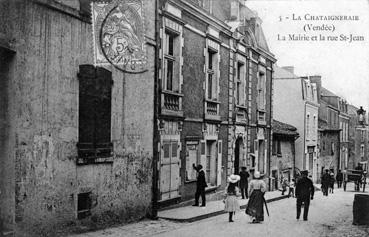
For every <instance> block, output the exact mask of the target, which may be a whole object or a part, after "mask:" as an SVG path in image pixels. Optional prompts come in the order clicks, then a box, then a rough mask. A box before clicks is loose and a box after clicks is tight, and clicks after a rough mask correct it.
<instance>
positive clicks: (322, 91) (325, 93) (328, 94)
mask: <svg viewBox="0 0 369 237" xmlns="http://www.w3.org/2000/svg"><path fill="white" fill-rule="evenodd" d="M320 94H321V95H322V96H332V97H339V96H338V95H336V94H334V93H333V92H332V91H330V90H328V89H326V88H324V87H322V89H321V90H320Z"/></svg>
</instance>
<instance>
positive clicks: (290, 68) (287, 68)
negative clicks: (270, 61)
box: [282, 66, 295, 73]
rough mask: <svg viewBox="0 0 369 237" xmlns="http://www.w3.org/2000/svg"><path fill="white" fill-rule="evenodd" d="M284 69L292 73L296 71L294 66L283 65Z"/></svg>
mask: <svg viewBox="0 0 369 237" xmlns="http://www.w3.org/2000/svg"><path fill="white" fill-rule="evenodd" d="M282 68H283V69H284V70H287V71H289V72H290V73H295V67H294V66H284V67H282Z"/></svg>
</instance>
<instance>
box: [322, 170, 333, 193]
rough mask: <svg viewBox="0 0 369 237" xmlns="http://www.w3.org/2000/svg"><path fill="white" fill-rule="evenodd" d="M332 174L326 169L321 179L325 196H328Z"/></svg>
mask: <svg viewBox="0 0 369 237" xmlns="http://www.w3.org/2000/svg"><path fill="white" fill-rule="evenodd" d="M330 179H331V177H330V175H329V170H328V169H326V170H325V173H324V174H323V176H322V179H321V183H322V192H323V195H324V196H328V187H329V183H330Z"/></svg>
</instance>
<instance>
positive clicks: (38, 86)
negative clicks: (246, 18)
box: [0, 1, 155, 236]
mask: <svg viewBox="0 0 369 237" xmlns="http://www.w3.org/2000/svg"><path fill="white" fill-rule="evenodd" d="M44 2H46V3H47V4H46V5H45V4H42V5H40V4H38V3H37V2H32V1H2V2H1V5H0V9H1V10H0V20H1V22H3V23H4V24H1V26H0V33H1V34H4V35H7V36H10V37H11V40H12V42H13V44H14V46H15V51H16V53H15V55H14V59H13V61H14V62H13V64H12V70H13V71H14V75H11V74H9V75H10V77H9V80H8V82H9V85H8V93H9V96H8V106H9V117H4V118H3V117H1V119H2V120H4V119H5V120H7V121H6V122H7V123H8V124H9V133H8V134H7V138H6V139H5V140H4V141H8V142H10V144H9V146H8V147H11V148H12V149H11V150H9V153H5V154H1V160H4V163H6V164H8V165H7V168H9V169H10V171H9V172H1V174H2V177H1V178H2V179H3V178H4V179H9V180H10V179H11V178H13V180H15V184H11V183H10V184H6V186H2V189H1V190H4V189H5V191H6V193H8V195H6V196H1V199H0V200H1V208H2V210H3V207H4V206H6V205H8V206H9V208H8V210H7V211H6V216H5V218H6V220H7V222H8V224H9V225H12V224H16V226H15V229H16V235H17V236H22V233H23V234H25V233H27V234H25V235H27V236H30V235H32V233H35V235H36V236H40V235H42V234H45V233H49V234H50V233H53V232H54V231H57V230H58V229H62V228H63V229H64V230H68V228H70V229H71V228H73V227H75V226H80V225H82V224H83V225H89V226H96V225H98V224H100V223H104V222H116V221H128V220H130V219H139V218H142V217H143V216H145V215H146V214H148V213H149V212H150V207H151V186H152V156H153V154H152V138H153V102H154V99H153V92H154V60H153V59H154V52H155V51H154V47H153V46H150V45H147V53H148V58H149V61H150V63H149V67H148V71H147V72H145V73H143V74H135V75H132V74H125V73H123V72H121V71H118V70H117V69H115V68H114V67H112V66H107V67H106V69H108V70H110V71H112V75H113V81H114V85H113V90H112V120H111V131H112V132H111V139H112V142H113V151H114V152H113V162H112V163H103V164H90V165H83V166H79V165H76V158H77V147H76V144H77V142H78V95H79V87H78V85H79V83H78V77H77V73H78V68H79V65H81V64H93V50H92V26H91V24H90V23H89V22H86V21H84V20H83V19H82V18H80V17H79V15H78V14H76V13H78V11H77V10H73V9H72V10H71V9H70V8H68V7H65V8H64V7H63V5H61V4H56V5H55V4H54V5H53V6H54V7H53V8H51V7H50V6H49V5H48V3H49V2H50V3H51V2H53V1H44ZM154 4H155V3H154V1H152V2H150V3H148V4H145V5H144V6H145V13H146V15H145V18H146V23H147V24H146V27H147V28H146V29H147V31H146V36H147V37H148V38H149V39H154V38H155V37H154V36H155V32H154V30H155V27H154V24H155V21H154V19H155V16H154V14H155V12H154V11H152V9H155V6H154ZM55 6H57V8H55ZM2 112H3V111H2ZM138 118H140V119H138ZM3 147H5V148H6V146H3V145H2V146H1V148H3ZM14 177H15V178H14ZM2 185H3V184H2ZM86 192H88V193H90V197H91V202H92V208H91V215H90V216H89V217H87V218H85V219H83V220H81V221H78V220H77V205H78V194H80V193H86ZM1 195H3V192H2V194H1ZM12 197H13V200H15V203H12V202H10V201H9V200H10V199H11V198H12ZM2 218H4V216H3V217H2Z"/></svg>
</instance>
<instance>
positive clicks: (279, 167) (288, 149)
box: [271, 120, 299, 190]
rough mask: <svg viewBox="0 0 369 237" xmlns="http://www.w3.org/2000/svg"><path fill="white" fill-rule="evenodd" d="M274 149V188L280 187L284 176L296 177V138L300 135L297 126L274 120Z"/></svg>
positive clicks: (272, 165) (272, 160)
mask: <svg viewBox="0 0 369 237" xmlns="http://www.w3.org/2000/svg"><path fill="white" fill-rule="evenodd" d="M272 128H273V149H272V157H271V176H272V177H273V179H272V181H273V182H272V183H273V184H272V187H271V188H272V190H278V189H279V188H280V185H281V182H282V179H283V178H287V180H288V181H291V179H293V178H294V173H293V172H294V169H293V167H295V162H296V161H295V140H296V139H297V138H298V137H299V134H298V133H297V128H295V127H294V126H292V125H289V124H286V123H282V122H279V121H277V120H273V123H272Z"/></svg>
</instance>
